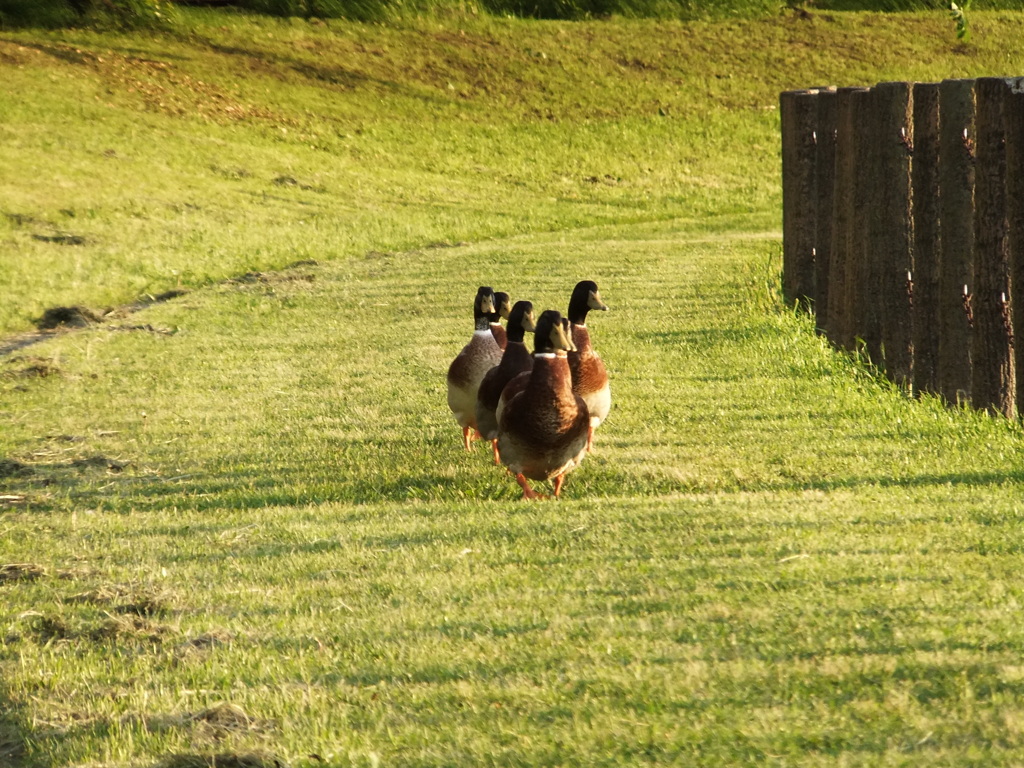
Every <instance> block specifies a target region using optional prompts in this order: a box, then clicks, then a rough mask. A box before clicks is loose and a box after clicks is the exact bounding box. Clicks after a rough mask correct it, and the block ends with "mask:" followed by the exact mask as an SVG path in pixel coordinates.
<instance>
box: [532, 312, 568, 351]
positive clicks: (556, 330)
mask: <svg viewBox="0 0 1024 768" xmlns="http://www.w3.org/2000/svg"><path fill="white" fill-rule="evenodd" d="M533 344H534V347H533V351H534V354H538V355H541V354H550V355H555V354H558V353H559V352H561V353H563V354H564V353H566V352H575V351H576V345H575V344H573V343H572V334H570V333H569V321H568V320H566V319H565V318H563V317H562V313H561V312H559V311H558V310H555V309H545V310H544V311H543V312H541V315H540V318H539V319H538V320H537V327H536V328H535V329H534V331H533Z"/></svg>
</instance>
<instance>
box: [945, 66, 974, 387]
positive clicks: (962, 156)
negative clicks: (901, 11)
mask: <svg viewBox="0 0 1024 768" xmlns="http://www.w3.org/2000/svg"><path fill="white" fill-rule="evenodd" d="M974 133H975V129H974V81H972V80H944V81H943V82H942V83H940V84H939V196H940V199H939V208H940V216H941V221H942V224H941V226H942V240H941V243H940V249H941V260H940V266H939V297H938V305H939V307H938V312H939V357H938V361H937V364H936V370H935V375H936V379H937V386H938V392H939V394H941V395H942V396H943V398H945V400H946V402H948V403H951V404H957V403H967V402H970V399H971V355H970V348H971V342H970V339H971V326H970V322H969V317H968V313H967V311H966V310H965V308H964V304H965V299H966V298H967V296H965V294H964V290H965V287H966V290H967V291H968V292H969V291H970V290H971V286H972V285H973V282H974V281H973V261H972V253H973V249H974V219H973V215H974V139H975V136H974Z"/></svg>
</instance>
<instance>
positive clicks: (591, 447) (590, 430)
mask: <svg viewBox="0 0 1024 768" xmlns="http://www.w3.org/2000/svg"><path fill="white" fill-rule="evenodd" d="M593 450H594V427H593V426H591V427H589V428H588V429H587V453H591V452H592V451H593ZM555 495H556V496H557V494H555Z"/></svg>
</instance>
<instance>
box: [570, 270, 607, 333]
mask: <svg viewBox="0 0 1024 768" xmlns="http://www.w3.org/2000/svg"><path fill="white" fill-rule="evenodd" d="M592 309H597V310H601V311H602V312H606V311H607V310H608V305H607V304H605V303H604V302H603V301H601V294H600V293H599V292H598V290H597V283H595V282H594V281H593V280H580V281H579V282H578V283H576V287H575V288H573V290H572V296H571V297H570V298H569V320H571V321H572V322H574V323H576V325H584V324H585V323H586V322H587V312H589V311H590V310H592Z"/></svg>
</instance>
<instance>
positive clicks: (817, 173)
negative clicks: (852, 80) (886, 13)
mask: <svg viewBox="0 0 1024 768" xmlns="http://www.w3.org/2000/svg"><path fill="white" fill-rule="evenodd" d="M816 90H817V91H818V98H817V106H818V112H817V121H816V125H817V127H816V128H815V137H814V148H815V159H814V187H815V195H814V201H815V215H814V292H815V297H814V320H815V326H816V327H817V329H818V331H819V332H820V333H827V328H828V318H829V308H828V302H829V288H830V282H831V276H830V274H829V272H830V269H831V266H832V215H833V210H832V209H833V206H834V198H835V188H836V89H835V87H834V86H826V87H823V88H818V89H816Z"/></svg>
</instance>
